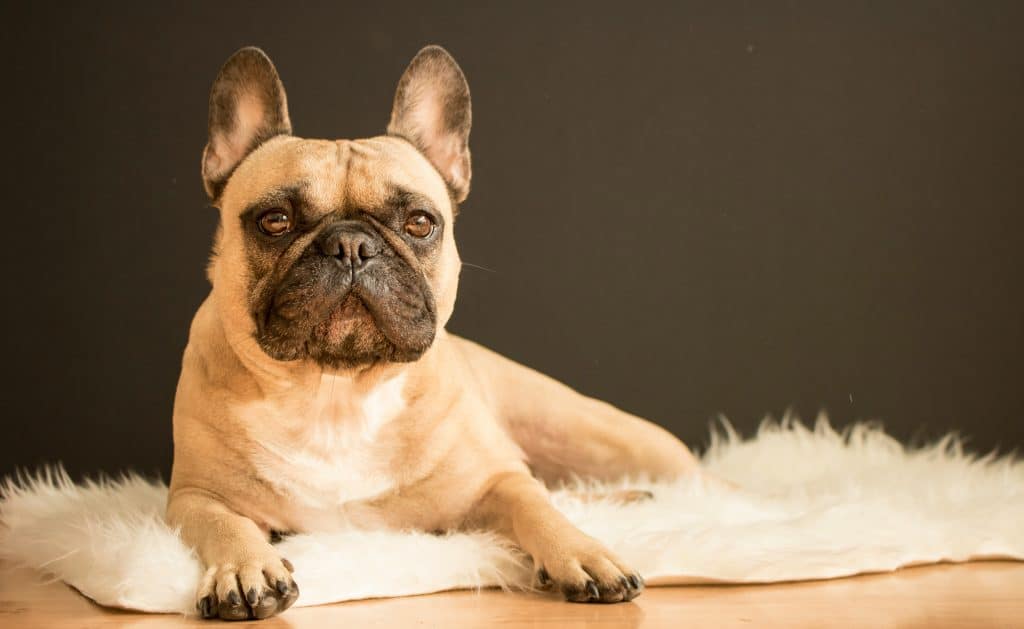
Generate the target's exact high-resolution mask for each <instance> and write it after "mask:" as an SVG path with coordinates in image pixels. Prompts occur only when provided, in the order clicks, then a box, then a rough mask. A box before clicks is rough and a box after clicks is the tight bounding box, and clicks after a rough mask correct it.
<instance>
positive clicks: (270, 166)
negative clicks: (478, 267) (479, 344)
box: [203, 47, 470, 368]
mask: <svg viewBox="0 0 1024 629" xmlns="http://www.w3.org/2000/svg"><path fill="white" fill-rule="evenodd" d="M469 127H470V101H469V89H468V87H467V85H466V81H465V78H464V77H463V75H462V72H461V70H460V69H459V67H458V65H457V64H456V63H455V61H454V60H453V59H452V58H451V57H450V56H449V55H448V54H447V53H446V52H444V51H443V50H442V49H440V48H437V47H428V48H425V49H423V50H422V51H420V53H419V54H418V55H417V56H416V57H415V58H414V59H413V61H412V63H411V64H410V65H409V68H408V69H407V70H406V72H405V74H404V75H403V76H402V79H401V81H400V82H399V86H398V91H397V93H396V95H395V103H394V109H393V111H392V115H391V121H390V124H389V125H388V128H387V135H384V136H380V137H376V138H371V139H365V140H308V139H301V138H297V137H293V136H292V135H291V125H290V122H289V118H288V112H287V103H286V97H285V93H284V89H283V87H282V85H281V82H280V80H279V79H278V76H277V72H276V71H275V69H274V67H273V65H272V64H271V62H270V60H269V59H268V58H267V57H266V55H264V54H263V53H262V52H261V51H259V50H257V49H253V48H247V49H243V50H241V51H239V52H238V53H236V54H235V55H234V56H232V57H231V59H229V60H228V62H227V63H226V64H225V65H224V67H223V68H222V69H221V72H220V74H219V75H218V77H217V80H216V81H215V82H214V87H213V91H212V93H211V97H210V139H209V143H208V144H207V147H206V150H205V152H204V154H203V180H204V184H205V186H206V190H207V192H208V194H209V195H210V198H211V200H212V202H213V203H214V205H216V206H217V207H218V208H220V212H221V225H220V229H219V231H218V236H217V243H216V246H215V256H214V259H213V262H212V267H211V279H212V281H213V285H214V295H215V299H216V301H217V305H218V309H219V311H220V313H221V317H222V319H223V320H224V322H225V326H227V327H231V328H235V329H241V330H244V331H245V333H246V334H251V335H252V337H253V338H254V339H255V340H256V342H257V344H258V345H259V347H260V348H261V349H262V351H263V352H264V353H265V354H266V355H267V356H269V357H270V358H273V359H275V360H282V361H294V360H310V361H314V362H317V363H320V364H322V365H328V366H331V367H344V368H350V367H363V366H369V365H373V364H378V363H382V362H407V361H414V360H416V359H418V358H419V357H420V356H421V355H422V354H423V353H424V352H425V351H426V350H427V349H428V348H429V347H430V345H431V343H432V342H433V339H434V336H435V334H436V333H437V332H438V331H439V330H440V329H441V328H442V327H443V326H444V324H445V323H446V322H447V319H448V317H449V316H450V315H451V311H452V308H453V307H454V302H455V294H456V288H457V283H458V275H459V269H460V267H461V262H460V261H459V257H458V252H457V250H456V247H455V241H454V238H453V233H452V229H453V226H454V219H455V214H456V211H457V203H459V202H461V201H462V200H463V199H465V197H466V195H467V193H468V190H469V181H470V160H469V148H468V140H469Z"/></svg>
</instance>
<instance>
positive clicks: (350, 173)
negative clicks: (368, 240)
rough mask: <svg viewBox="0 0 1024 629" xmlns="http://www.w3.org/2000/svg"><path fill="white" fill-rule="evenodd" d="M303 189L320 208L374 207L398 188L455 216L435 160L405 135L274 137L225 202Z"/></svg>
mask: <svg viewBox="0 0 1024 629" xmlns="http://www.w3.org/2000/svg"><path fill="white" fill-rule="evenodd" d="M294 189H301V190H302V195H303V197H304V198H305V200H306V201H307V202H308V203H309V204H311V205H313V206H315V207H316V208H318V209H319V210H320V211H324V212H326V211H336V210H339V209H349V208H351V209H363V208H365V209H371V208H375V207H380V206H383V205H385V204H386V203H388V201H389V199H391V198H393V196H394V194H395V192H396V191H398V190H401V191H406V192H415V193H418V194H421V195H426V196H427V197H429V198H430V199H431V200H432V201H433V202H434V206H435V207H436V209H437V210H438V211H440V212H442V213H443V214H444V215H445V216H446V217H449V218H450V217H451V214H452V206H451V197H450V195H449V194H448V188H447V187H446V186H445V183H444V180H442V179H441V176H440V175H439V174H438V173H437V171H436V170H435V169H434V167H433V166H431V165H430V162H428V161H427V159H426V158H425V157H424V156H423V155H422V154H421V153H420V152H419V151H417V150H416V149H415V148H414V147H413V146H412V145H410V144H409V143H408V142H406V141H405V140H402V139H400V138H394V137H389V136H380V137H376V138H369V139H364V140H335V141H332V140H305V139H302V138H295V137H284V136H282V137H279V138H275V139H272V140H270V141H268V142H266V143H264V144H263V145H262V146H260V148H259V149H257V150H256V151H254V152H253V153H252V154H250V155H249V156H248V157H247V158H246V159H245V160H244V161H243V162H242V163H241V164H240V165H239V166H238V169H237V170H236V171H235V172H234V173H233V174H232V176H231V179H230V181H229V182H228V185H227V187H226V188H225V189H224V195H223V198H222V200H223V203H222V204H221V205H222V207H224V208H226V209H231V210H233V211H239V212H241V211H243V210H244V209H245V208H246V207H247V206H248V205H249V204H251V203H252V202H253V201H256V200H258V199H259V198H261V197H263V196H265V195H267V194H268V193H271V194H272V193H273V192H275V191H277V190H294Z"/></svg>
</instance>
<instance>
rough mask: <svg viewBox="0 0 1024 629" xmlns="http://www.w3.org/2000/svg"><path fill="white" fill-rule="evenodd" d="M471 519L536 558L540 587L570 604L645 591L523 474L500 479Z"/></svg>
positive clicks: (609, 599) (616, 598) (638, 579)
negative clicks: (555, 591)
mask: <svg viewBox="0 0 1024 629" xmlns="http://www.w3.org/2000/svg"><path fill="white" fill-rule="evenodd" d="M473 515H474V517H473V518H472V522H473V524H477V525H482V526H484V527H486V528H488V529H492V530H496V531H498V532H499V533H501V534H502V535H505V536H507V537H509V538H510V539H512V541H514V542H515V543H516V544H518V545H519V547H520V548H522V549H523V550H524V551H525V552H526V553H528V554H529V555H530V556H531V557H532V558H533V566H534V575H535V581H536V585H537V586H538V587H540V588H542V589H549V588H552V587H553V588H555V589H557V590H559V591H560V592H561V593H562V594H563V595H564V596H565V598H566V600H569V601H573V602H577V603H618V602H622V601H629V600H631V599H633V598H634V597H636V596H637V595H638V594H640V592H641V590H643V587H644V582H643V579H642V578H641V577H640V575H638V574H637V573H636V572H634V571H633V570H632V569H631V568H629V567H628V566H627V565H626V564H625V563H623V562H622V561H621V560H620V559H619V558H617V557H616V556H615V555H613V554H612V552H611V551H609V550H608V549H607V548H605V547H604V545H603V544H602V543H601V542H599V541H597V540H596V539H594V538H592V537H590V536H589V535H586V534H585V533H583V532H582V531H580V530H579V529H577V528H576V527H575V526H573V524H572V523H571V522H569V520H567V519H566V518H565V516H563V515H562V514H561V513H560V512H559V511H558V510H557V509H555V508H554V506H552V504H551V502H550V501H549V500H548V495H547V490H546V489H544V487H543V486H542V485H541V484H540V483H539V482H538V481H537V480H536V479H534V478H533V477H531V476H530V475H529V474H527V473H525V472H522V473H517V472H511V473H507V474H504V475H501V476H499V477H498V478H496V479H495V480H494V482H493V484H492V485H491V486H490V488H489V490H488V491H487V493H486V494H485V495H484V497H483V498H482V499H481V500H480V502H479V504H478V506H477V509H476V510H475V512H474V514H473Z"/></svg>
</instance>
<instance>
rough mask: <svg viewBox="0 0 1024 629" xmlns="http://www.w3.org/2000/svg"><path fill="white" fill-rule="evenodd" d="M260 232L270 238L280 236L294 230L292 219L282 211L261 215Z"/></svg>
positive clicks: (271, 211)
mask: <svg viewBox="0 0 1024 629" xmlns="http://www.w3.org/2000/svg"><path fill="white" fill-rule="evenodd" d="M259 224H260V231H261V232H263V233H264V234H266V235H268V236H280V235H281V234H284V233H285V232H287V231H288V230H290V229H291V228H292V219H290V218H288V214H286V213H285V212H282V211H281V210H270V211H269V212H264V213H263V214H260V219H259Z"/></svg>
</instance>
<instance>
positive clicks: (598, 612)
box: [0, 562, 1024, 629]
mask: <svg viewBox="0 0 1024 629" xmlns="http://www.w3.org/2000/svg"><path fill="white" fill-rule="evenodd" d="M257 622H259V624H260V625H261V626H262V627H266V628H267V629H270V628H271V627H316V628H320V627H352V628H361V627H445V628H451V627H486V626H492V625H493V626H499V627H503V628H515V627H532V628H537V627H558V628H560V629H561V628H572V627H715V628H719V627H871V628H881V627H901V628H902V627H927V628H929V629H932V628H939V627H1024V563H1010V562H985V563H975V564H968V565H959V566H951V565H945V566H931V567H923V568H914V569H910V570H903V571H900V572H897V573H892V574H881V575H872V576H863V577H855V578H851V579H840V580H835V581H820V582H815V583H791V584H781V585H762V586H712V587H674V588H650V589H648V590H647V591H646V592H645V593H644V594H643V595H642V596H641V597H640V598H638V599H637V600H636V601H634V602H633V603H627V604H619V605H573V604H569V603H563V602H561V601H558V600H554V599H550V598H545V597H541V596H534V595H527V594H510V593H504V592H498V591H484V592H480V593H477V592H449V593H444V594H433V595H429V596H416V597H409V598H401V599H383V600H373V601H359V602H351V603H341V604H336V605H327V606H322V607H305V608H294V609H291V610H289V611H288V612H286V613H285V614H284V615H283V616H280V617H278V618H273V619H270V620H265V621H257ZM248 624H255V623H248ZM115 626H116V627H145V628H149V627H191V626H206V627H210V626H221V625H220V624H219V622H216V621H206V622H203V621H199V620H195V619H187V618H183V617H180V616H174V615H146V614H134V613H126V612H112V611H107V610H104V609H101V608H100V607H98V606H96V605H94V604H93V603H91V602H90V601H88V600H87V599H85V598H84V597H82V596H80V595H79V594H77V593H76V592H75V591H73V590H71V589H70V588H68V587H66V586H64V585H63V584H60V583H52V582H51V583H41V582H40V579H39V577H37V576H36V575H35V574H34V573H31V572H28V571H26V570H22V569H14V568H10V567H4V566H0V627H3V628H4V629H7V628H13V627H115Z"/></svg>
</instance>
